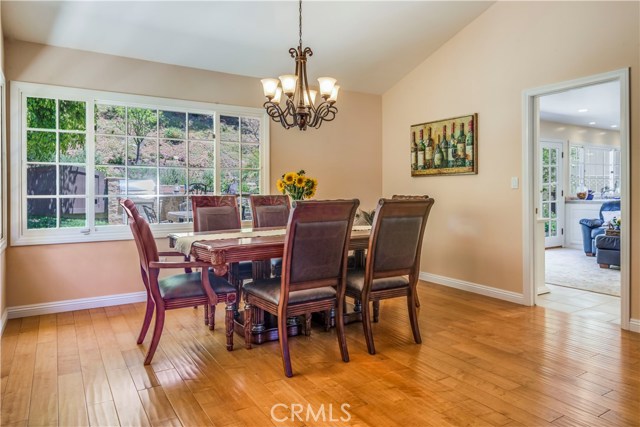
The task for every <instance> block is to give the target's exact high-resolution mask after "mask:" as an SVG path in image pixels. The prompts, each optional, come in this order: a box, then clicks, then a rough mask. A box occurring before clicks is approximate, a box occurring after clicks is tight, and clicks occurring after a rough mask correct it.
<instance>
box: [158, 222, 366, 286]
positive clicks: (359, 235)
mask: <svg viewBox="0 0 640 427" xmlns="http://www.w3.org/2000/svg"><path fill="white" fill-rule="evenodd" d="M370 233H371V227H369V226H354V228H353V229H352V230H351V237H350V240H349V249H351V250H363V249H367V247H368V245H369V235H370ZM168 237H169V246H171V247H172V248H176V247H180V246H182V250H180V252H182V253H184V254H185V255H191V256H193V257H195V258H196V259H197V260H199V261H203V262H208V263H211V265H212V266H213V269H214V272H215V273H216V275H224V274H226V272H227V269H228V267H227V265H228V264H229V263H234V262H241V261H260V260H267V259H271V258H280V257H282V256H283V253H284V242H285V237H286V228H285V227H261V228H242V229H235V230H220V231H201V232H189V233H170V234H169V235H168Z"/></svg>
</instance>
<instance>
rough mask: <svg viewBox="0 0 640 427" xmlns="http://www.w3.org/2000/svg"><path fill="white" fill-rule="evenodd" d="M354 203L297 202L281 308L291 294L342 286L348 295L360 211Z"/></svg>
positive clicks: (284, 268)
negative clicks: (351, 248) (354, 232)
mask: <svg viewBox="0 0 640 427" xmlns="http://www.w3.org/2000/svg"><path fill="white" fill-rule="evenodd" d="M359 204H360V202H359V201H358V200H357V199H354V200H324V201H315V200H314V201H299V202H296V204H295V207H294V208H293V210H292V212H291V215H290V217H289V222H288V224H287V235H286V238H285V246H284V256H283V259H282V281H281V283H282V285H281V294H280V295H281V296H282V297H281V298H280V304H281V306H282V305H286V304H287V303H288V295H289V291H296V290H303V289H313V288H318V287H324V286H338V292H339V293H341V294H342V295H343V294H344V281H345V280H346V274H347V273H346V271H347V270H346V267H347V265H346V259H347V252H348V250H349V238H350V236H351V227H352V225H353V218H354V215H355V213H356V209H357V208H358V205H359Z"/></svg>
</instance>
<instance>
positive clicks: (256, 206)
mask: <svg viewBox="0 0 640 427" xmlns="http://www.w3.org/2000/svg"><path fill="white" fill-rule="evenodd" d="M249 199H250V201H251V213H252V214H253V227H254V228H258V227H285V226H286V225H287V222H288V221H289V212H290V210H291V205H290V202H289V196H282V195H280V196H263V195H257V194H252V195H251V196H249Z"/></svg>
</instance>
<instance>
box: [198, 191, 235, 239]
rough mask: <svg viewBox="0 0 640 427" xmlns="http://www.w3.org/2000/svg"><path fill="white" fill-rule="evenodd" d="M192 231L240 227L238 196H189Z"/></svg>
mask: <svg viewBox="0 0 640 427" xmlns="http://www.w3.org/2000/svg"><path fill="white" fill-rule="evenodd" d="M191 205H192V207H193V231H217V230H231V229H237V228H240V227H241V223H240V212H239V210H238V196H236V195H225V196H191Z"/></svg>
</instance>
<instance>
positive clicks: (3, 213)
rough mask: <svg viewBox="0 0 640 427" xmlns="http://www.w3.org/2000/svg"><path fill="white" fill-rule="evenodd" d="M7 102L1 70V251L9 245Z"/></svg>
mask: <svg viewBox="0 0 640 427" xmlns="http://www.w3.org/2000/svg"><path fill="white" fill-rule="evenodd" d="M6 106H7V103H6V81H5V78H4V74H3V73H2V71H1V70H0V253H2V252H3V251H4V250H5V248H6V247H7V240H8V239H7V138H6V132H7V122H6V120H7V119H6V117H7V108H6Z"/></svg>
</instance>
